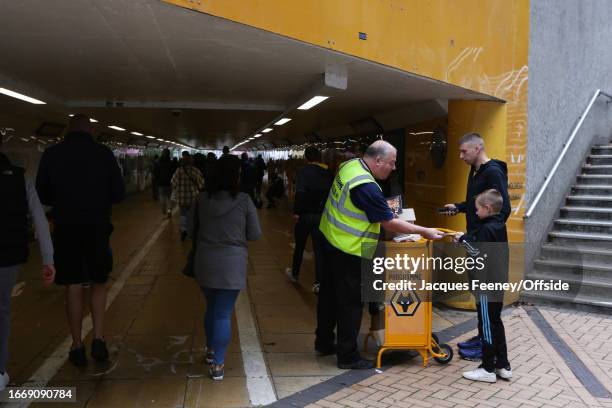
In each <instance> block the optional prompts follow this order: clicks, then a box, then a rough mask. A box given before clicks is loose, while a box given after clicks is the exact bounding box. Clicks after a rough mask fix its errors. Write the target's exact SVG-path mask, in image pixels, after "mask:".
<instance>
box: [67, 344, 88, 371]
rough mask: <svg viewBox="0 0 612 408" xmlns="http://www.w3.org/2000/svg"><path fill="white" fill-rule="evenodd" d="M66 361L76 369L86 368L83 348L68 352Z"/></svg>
mask: <svg viewBox="0 0 612 408" xmlns="http://www.w3.org/2000/svg"><path fill="white" fill-rule="evenodd" d="M68 360H70V362H71V363H72V364H74V365H75V366H77V367H85V366H87V356H86V355H85V346H81V347H79V348H75V349H72V350H70V353H68Z"/></svg>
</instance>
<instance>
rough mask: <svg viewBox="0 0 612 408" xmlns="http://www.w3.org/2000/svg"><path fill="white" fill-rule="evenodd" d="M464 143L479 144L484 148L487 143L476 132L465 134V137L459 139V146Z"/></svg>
mask: <svg viewBox="0 0 612 408" xmlns="http://www.w3.org/2000/svg"><path fill="white" fill-rule="evenodd" d="M464 143H470V144H475V145H479V146H482V148H483V149H484V145H485V144H484V140H483V139H482V137H481V136H480V135H479V134H478V133H476V132H471V133H466V134H465V135H463V137H462V138H461V139H459V146H461V145H462V144H464Z"/></svg>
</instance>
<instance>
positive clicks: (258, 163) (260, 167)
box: [255, 154, 268, 202]
mask: <svg viewBox="0 0 612 408" xmlns="http://www.w3.org/2000/svg"><path fill="white" fill-rule="evenodd" d="M267 168H268V166H266V162H265V160H264V159H263V156H262V155H261V154H258V155H257V158H255V169H256V170H257V172H256V174H257V182H256V183H255V196H256V197H257V201H258V202H260V201H261V186H262V185H263V179H264V176H265V174H266V169H267Z"/></svg>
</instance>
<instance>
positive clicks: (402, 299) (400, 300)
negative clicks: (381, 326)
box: [396, 293, 412, 313]
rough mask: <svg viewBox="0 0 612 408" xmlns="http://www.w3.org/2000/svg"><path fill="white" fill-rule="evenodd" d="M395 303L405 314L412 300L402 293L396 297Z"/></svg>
mask: <svg viewBox="0 0 612 408" xmlns="http://www.w3.org/2000/svg"><path fill="white" fill-rule="evenodd" d="M396 303H397V304H398V305H400V306H401V307H402V310H403V312H404V313H407V312H408V306H410V303H412V299H411V298H410V296H405V295H404V294H403V293H401V294H400V295H399V296H398V297H397V301H396Z"/></svg>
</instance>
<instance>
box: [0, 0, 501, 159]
mask: <svg viewBox="0 0 612 408" xmlns="http://www.w3.org/2000/svg"><path fill="white" fill-rule="evenodd" d="M0 37H1V38H2V39H3V40H2V41H0V56H1V57H0V87H5V88H9V89H12V90H15V91H18V92H22V93H25V94H27V95H29V96H32V97H35V98H38V99H42V100H44V101H46V102H48V103H49V104H48V105H45V106H34V105H29V104H26V103H24V102H21V101H17V100H14V99H11V98H8V97H5V96H3V95H0V109H1V110H0V115H1V116H0V118H1V119H2V120H3V121H4V122H5V123H4V125H9V126H10V125H11V123H6V122H7V121H8V122H10V121H14V122H15V123H17V126H20V123H21V121H24V122H25V121H40V120H48V121H55V122H57V121H60V122H61V121H65V120H66V116H67V114H68V113H70V112H77V111H78V112H84V113H88V114H90V115H92V116H93V117H95V118H96V119H98V120H100V127H103V126H104V125H110V124H116V125H119V126H121V127H124V128H127V129H129V130H134V131H139V132H142V133H145V134H153V135H156V136H159V137H162V138H166V139H171V140H178V141H182V142H185V143H188V144H192V145H198V146H205V145H208V146H211V147H215V146H217V147H218V146H222V145H224V144H229V145H233V144H234V143H237V142H239V141H241V140H243V139H244V138H246V137H248V136H250V135H252V134H253V133H254V132H255V131H257V130H258V129H261V128H262V127H263V126H265V125H266V124H268V123H269V122H270V121H272V120H273V119H275V118H276V117H278V116H279V115H280V114H281V113H282V112H283V111H286V110H287V109H289V108H290V107H292V106H295V105H296V104H299V103H301V102H303V101H304V100H305V99H304V98H307V97H308V96H309V92H312V89H313V87H314V86H316V85H317V84H318V83H320V82H322V77H323V74H324V73H325V72H326V70H327V71H330V70H333V71H338V70H339V71H341V72H343V73H344V74H345V75H346V76H347V78H348V86H347V88H346V90H342V91H337V92H333V96H332V97H331V98H330V99H329V100H328V101H325V102H324V103H322V104H321V105H319V106H317V107H315V108H313V109H311V110H309V111H293V110H292V111H290V112H289V116H290V117H291V118H293V121H292V122H290V123H288V124H287V125H284V126H282V127H278V128H275V131H274V132H271V133H269V134H266V135H265V137H262V138H261V139H259V140H266V139H267V140H276V141H282V140H286V139H289V140H291V141H296V142H297V141H301V140H304V135H305V134H307V133H310V132H319V133H325V132H326V131H328V130H329V129H333V128H342V127H344V129H346V126H347V125H348V124H350V123H353V122H355V121H360V120H364V119H367V118H368V117H374V116H376V115H380V114H385V113H388V112H392V111H398V110H401V109H402V108H403V109H405V108H406V106H409V105H411V104H415V103H420V102H424V101H431V100H433V99H439V100H450V99H493V98H491V97H489V96H487V95H483V94H479V93H476V92H473V91H469V90H466V89H463V88H459V87H456V86H451V85H448V84H444V83H441V82H437V81H433V80H430V79H427V78H423V77H419V76H416V75H413V74H409V73H405V72H402V71H399V70H397V69H393V68H390V67H387V66H383V65H380V64H376V63H372V62H369V61H365V60H361V59H358V58H354V57H351V56H348V55H344V54H341V53H338V52H335V51H331V50H328V49H324V48H320V47H316V46H312V45H309V44H305V43H302V42H299V41H295V40H292V39H288V38H285V37H282V36H279V35H276V34H273V33H269V32H265V31H262V30H258V29H255V28H252V27H248V26H244V25H240V24H237V23H234V22H231V21H227V20H224V19H220V18H217V17H213V16H209V15H206V14H202V13H198V12H193V11H190V10H185V9H181V8H178V7H175V6H171V5H168V4H166V3H162V2H160V1H157V0H80V1H74V0H54V1H53V2H48V1H44V0H20V1H3V2H1V3H0ZM117 104H119V105H123V106H124V107H116V105H117ZM110 106H112V107H110ZM178 110H180V114H179V112H178ZM173 111H174V113H173ZM39 123H40V122H38V123H37V124H39ZM2 125H3V123H0V126H2ZM105 131H106V130H105ZM110 132H111V133H112V131H110ZM328 133H329V132H328ZM259 140H258V141H259Z"/></svg>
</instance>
